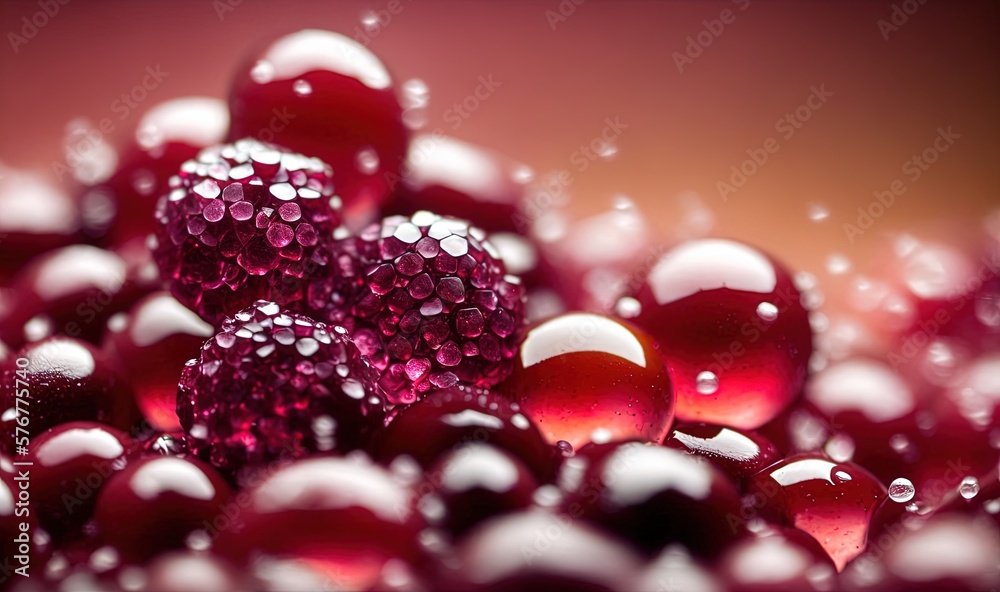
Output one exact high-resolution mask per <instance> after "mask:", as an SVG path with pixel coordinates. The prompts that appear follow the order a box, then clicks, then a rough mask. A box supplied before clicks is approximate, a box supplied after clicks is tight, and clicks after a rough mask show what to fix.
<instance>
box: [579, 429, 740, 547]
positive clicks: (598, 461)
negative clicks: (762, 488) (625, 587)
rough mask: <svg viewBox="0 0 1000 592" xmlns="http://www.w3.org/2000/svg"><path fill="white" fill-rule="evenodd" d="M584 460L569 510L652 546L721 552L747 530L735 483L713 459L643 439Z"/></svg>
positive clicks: (632, 539)
mask: <svg viewBox="0 0 1000 592" xmlns="http://www.w3.org/2000/svg"><path fill="white" fill-rule="evenodd" d="M571 460H572V459H571ZM580 460H581V461H582V463H581V464H583V465H584V466H585V467H586V468H585V469H584V471H583V473H582V476H581V477H579V485H578V486H577V487H575V488H573V491H572V492H571V494H570V495H569V496H568V497H567V498H566V500H565V502H564V508H565V510H566V511H567V512H569V514H570V515H572V516H581V517H583V518H585V519H587V520H590V521H591V522H594V523H596V524H600V525H601V526H603V527H604V528H607V529H608V530H610V531H612V532H615V533H618V534H620V535H621V536H623V537H626V538H628V539H629V540H631V541H632V542H633V543H634V544H635V545H637V546H638V547H640V548H642V549H644V550H646V551H647V552H655V551H658V550H660V549H662V548H663V547H665V546H666V545H668V544H669V543H673V542H680V543H683V544H684V545H685V546H687V547H688V548H689V549H690V550H691V551H693V552H695V553H698V554H700V555H714V554H716V553H718V552H719V551H720V550H721V549H722V548H723V547H725V546H726V545H727V544H729V543H730V542H731V541H733V540H735V539H736V538H737V536H738V535H739V534H741V533H742V525H741V524H740V519H739V516H740V514H739V511H740V501H739V494H738V493H737V490H736V488H735V487H734V486H733V484H732V482H731V481H730V480H729V478H728V477H726V476H725V475H723V474H722V473H721V472H720V471H719V470H718V469H716V468H715V467H713V466H712V465H710V464H708V463H706V462H699V461H697V460H695V459H694V458H692V457H690V456H688V455H686V454H683V453H681V452H678V451H676V450H673V449H670V448H665V447H662V446H656V445H648V444H641V443H636V442H632V443H627V444H622V445H619V446H618V447H616V448H614V449H613V450H610V451H607V452H605V453H604V454H599V455H597V456H596V457H594V458H593V460H592V461H589V462H588V460H587V459H586V457H582V458H581V459H580ZM574 464H575V463H574Z"/></svg>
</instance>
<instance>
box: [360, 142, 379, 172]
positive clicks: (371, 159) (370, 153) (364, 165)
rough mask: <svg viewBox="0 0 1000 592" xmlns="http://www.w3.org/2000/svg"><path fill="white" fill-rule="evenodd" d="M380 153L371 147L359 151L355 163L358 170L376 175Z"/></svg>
mask: <svg viewBox="0 0 1000 592" xmlns="http://www.w3.org/2000/svg"><path fill="white" fill-rule="evenodd" d="M378 164H379V161H378V154H376V153H375V151H374V150H372V149H371V148H363V149H361V150H359V151H358V154H357V156H356V157H355V165H356V166H357V167H358V170H359V171H361V172H362V173H364V174H366V175H374V174H375V171H377V170H378Z"/></svg>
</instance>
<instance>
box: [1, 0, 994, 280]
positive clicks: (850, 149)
mask: <svg viewBox="0 0 1000 592" xmlns="http://www.w3.org/2000/svg"><path fill="white" fill-rule="evenodd" d="M567 1H568V0H567ZM388 4H389V2H388V0H373V1H368V2H335V3H334V2H318V1H316V2H311V1H296V2H282V3H277V2H273V3H270V2H264V1H262V0H243V1H242V3H241V4H240V5H238V6H236V7H235V8H234V10H233V11H232V12H229V13H227V14H225V15H224V19H223V20H221V21H220V18H219V16H218V15H217V14H216V9H215V7H214V5H213V2H211V1H210V0H204V1H198V2H195V1H185V2H167V1H159V2H125V1H107V2H100V3H97V2H92V3H90V2H83V1H82V0H74V1H70V2H69V3H68V4H66V5H65V6H61V7H60V12H59V14H58V15H56V16H55V17H53V18H52V19H50V22H49V23H48V24H47V25H46V26H45V27H43V28H42V29H41V30H40V31H39V33H38V34H37V36H36V37H35V38H33V39H31V40H30V41H29V42H28V43H27V44H25V45H22V46H20V47H19V53H17V54H15V53H14V51H13V50H12V48H11V47H10V44H9V41H8V40H7V34H8V33H9V32H11V31H17V30H19V29H20V27H21V25H22V21H21V19H22V18H23V17H26V16H28V17H30V15H31V14H32V13H34V12H35V11H37V10H38V5H37V3H36V2H30V1H20V0H17V1H9V0H5V1H4V2H3V3H2V4H0V32H2V33H3V35H4V43H3V44H2V46H0V77H2V84H0V127H2V129H3V134H2V137H0V160H2V161H5V162H6V163H8V164H11V165H15V166H23V167H40V168H43V169H45V168H48V167H50V166H51V162H52V161H53V159H55V158H58V157H59V156H60V154H59V152H58V146H59V141H60V137H61V135H62V132H63V129H64V126H65V124H66V122H67V121H69V120H70V119H71V118H73V117H76V116H84V117H87V118H89V119H91V121H93V122H97V121H99V120H100V119H101V118H102V117H107V116H111V117H114V118H115V122H116V129H115V136H116V137H117V138H118V140H119V141H122V139H123V138H125V137H126V136H127V135H128V134H130V133H132V128H133V126H134V125H135V124H136V122H137V121H138V119H139V117H140V114H139V113H138V112H135V113H133V114H131V115H130V116H129V117H128V118H127V119H126V120H124V121H118V120H117V115H116V114H114V113H112V111H111V104H112V101H114V100H115V99H116V98H117V97H118V96H119V95H120V94H121V93H122V92H125V91H127V90H129V89H130V88H131V87H132V86H133V85H135V84H138V83H139V82H140V81H141V80H142V77H143V75H144V70H145V68H146V67H147V66H155V65H157V64H159V65H160V67H161V68H162V69H163V70H164V71H166V72H168V73H169V77H168V78H167V79H166V80H165V81H164V82H163V83H162V84H161V85H160V86H159V87H158V88H156V89H155V90H154V91H152V92H151V93H150V95H149V98H147V99H146V101H144V102H143V103H142V104H141V105H140V107H139V109H138V111H144V110H146V109H148V108H149V107H151V106H152V105H154V104H155V103H157V102H159V101H161V100H166V99H170V98H174V97H180V96H184V95H192V94H198V95H207V96H218V97H222V96H224V95H225V93H226V90H227V87H228V85H229V81H230V76H231V72H232V70H233V68H234V67H235V65H236V64H237V62H238V60H239V59H240V57H241V56H242V55H243V54H244V52H246V51H247V50H248V49H250V48H251V47H252V46H253V45H254V44H259V43H261V42H263V41H265V40H268V39H270V38H273V37H275V36H277V35H280V34H282V33H286V32H291V31H294V30H296V29H300V28H305V27H313V28H328V29H331V30H335V31H340V32H345V33H347V34H349V35H352V36H353V35H354V33H355V27H360V25H361V23H360V18H361V16H362V14H363V13H365V12H366V11H369V10H376V11H378V10H385V9H386V7H387V6H388ZM897 4H902V3H901V2H897ZM400 5H401V6H402V11H401V12H399V13H398V14H396V15H394V16H392V20H391V21H390V22H388V23H387V24H386V25H385V26H384V27H383V28H382V29H381V30H380V31H379V32H378V34H377V35H376V36H375V37H374V38H373V39H372V41H371V43H370V45H369V48H370V49H371V50H373V51H374V52H375V53H376V54H378V55H379V56H380V57H381V58H382V59H383V61H384V62H385V63H386V64H387V65H388V66H389V68H390V70H391V72H393V73H394V75H395V77H396V80H397V82H401V81H404V80H406V79H409V78H412V77H419V78H421V79H423V80H424V81H425V82H426V83H427V84H428V86H429V87H430V92H431V104H430V107H429V112H428V114H429V126H428V127H429V128H431V129H432V128H435V127H442V128H443V129H444V130H445V131H447V132H448V133H450V134H452V135H454V136H456V137H459V138H462V139H466V140H470V141H474V142H478V143H481V144H485V145H488V146H491V147H494V148H496V149H498V150H500V151H501V152H504V153H507V154H509V155H510V156H513V157H515V158H517V159H519V160H521V161H523V162H525V163H527V164H529V165H531V166H532V167H533V168H534V169H535V170H536V171H537V172H539V173H544V172H547V171H552V170H559V169H569V170H571V171H573V173H574V176H575V179H576V180H575V182H574V184H573V185H572V187H571V191H572V194H573V197H574V200H575V204H576V205H575V208H576V210H577V212H578V213H580V214H581V215H582V214H586V213H590V212H596V211H598V210H601V209H603V208H605V207H606V205H607V204H608V203H609V200H610V198H611V197H612V196H613V195H615V194H618V193H621V194H625V195H628V196H631V197H632V198H634V199H635V200H636V201H637V202H638V203H639V204H640V206H641V207H642V208H643V210H644V211H646V212H647V213H648V214H649V216H650V219H651V223H652V225H653V226H654V228H656V229H657V231H659V232H660V233H662V234H663V235H664V236H668V235H669V233H670V232H671V231H672V229H673V228H674V225H675V224H676V216H677V212H678V207H677V202H676V199H675V196H676V194H677V193H679V192H681V191H686V190H694V191H697V192H699V193H701V194H702V196H703V197H704V199H705V202H706V203H707V204H708V205H709V206H710V208H711V210H712V211H713V212H714V213H715V215H716V217H717V225H716V227H715V230H714V234H719V235H724V236H731V237H737V238H742V239H745V240H748V241H751V242H753V243H755V244H757V245H759V246H762V247H764V248H765V249H768V250H770V251H772V252H773V253H775V254H777V255H778V257H779V258H781V259H783V260H784V261H786V262H787V263H788V264H789V265H791V266H792V267H793V268H796V269H807V270H814V271H815V270H817V269H820V268H822V265H823V260H824V258H825V256H826V255H827V254H829V253H830V252H832V251H840V252H843V253H844V254H846V255H847V256H848V257H849V258H851V259H852V260H856V261H858V260H863V259H866V258H868V257H870V256H871V255H872V253H873V252H875V251H876V250H877V249H880V248H884V242H880V241H879V239H878V237H879V236H880V235H884V234H885V233H890V232H893V231H898V230H900V229H907V230H914V229H916V230H917V231H918V232H919V231H921V230H922V229H928V228H932V227H937V226H941V225H942V224H944V225H945V226H949V225H951V226H953V227H954V228H963V227H966V228H967V227H968V226H970V225H971V224H978V221H979V220H980V219H981V217H982V215H983V214H985V213H986V212H987V211H989V210H990V209H991V208H994V207H996V206H997V205H998V204H1000V199H998V187H1000V167H998V166H997V162H998V160H1000V114H998V110H997V106H998V105H1000V77H998V75H997V73H998V72H1000V38H998V37H997V34H996V31H997V30H998V24H1000V5H998V4H997V3H995V2H977V3H972V2H966V3H958V2H938V1H931V2H927V3H926V4H924V5H921V6H920V8H919V9H918V10H917V11H916V12H915V13H914V14H913V15H911V16H909V18H908V21H907V22H906V23H905V24H904V25H902V26H901V27H900V29H899V30H898V31H895V32H891V34H890V37H889V39H888V41H887V40H885V39H883V36H882V33H881V32H880V31H879V28H878V26H877V21H878V20H879V19H889V18H890V15H891V14H892V10H893V8H892V3H891V2H763V1H754V0H751V1H750V3H749V5H748V6H747V7H746V10H742V11H741V10H740V9H739V8H740V4H736V3H733V2H728V1H727V2H663V3H657V2H602V1H598V0H589V1H587V2H584V3H583V4H581V5H579V6H577V7H576V10H575V12H574V13H573V14H572V15H571V16H569V17H568V19H567V20H565V21H564V22H560V23H558V24H557V27H556V29H555V30H552V28H551V27H550V25H549V22H548V21H547V19H546V15H545V12H546V10H558V7H559V2H558V0H548V1H543V2H493V3H487V2H437V1H432V0H400ZM723 9H731V10H733V11H734V13H735V14H736V18H735V21H734V22H732V23H731V24H728V25H726V26H725V29H724V31H723V32H722V34H721V35H720V36H719V37H718V38H717V39H715V40H714V41H713V42H712V43H711V45H709V46H708V47H707V48H706V49H705V50H704V51H703V53H702V55H700V56H699V57H698V58H697V59H695V61H694V63H693V64H689V65H688V66H686V67H685V69H684V72H683V73H680V72H678V69H677V66H676V65H675V63H674V61H673V59H672V57H671V56H672V54H673V53H674V52H675V51H680V52H683V51H684V48H685V45H686V44H687V43H688V41H687V37H688V36H695V35H697V34H698V33H699V32H701V31H702V30H703V29H704V25H703V24H702V21H703V20H706V19H716V18H718V17H719V14H720V12H721V11H722V10H723ZM487 75H492V77H493V79H494V80H496V81H499V82H500V87H499V88H498V89H497V90H496V92H495V93H494V94H493V95H492V96H491V97H490V98H489V99H488V100H486V101H485V102H483V103H482V105H481V106H480V108H479V109H478V110H477V111H476V112H475V113H473V114H472V115H471V116H470V117H469V118H468V119H467V120H465V121H464V122H463V123H462V125H461V126H460V127H459V128H458V129H457V130H452V128H451V124H450V123H449V122H447V121H446V120H444V119H443V117H444V114H445V111H446V110H447V109H449V108H450V107H451V106H452V105H453V104H454V103H456V102H458V101H461V100H462V99H463V98H465V97H466V96H468V95H469V94H470V93H472V92H473V91H474V89H475V87H476V85H477V78H478V77H479V76H487ZM813 85H825V87H826V89H828V90H829V91H832V92H833V93H834V95H833V96H832V97H831V98H830V99H829V101H828V102H827V103H826V104H825V105H823V107H822V108H821V109H820V110H819V111H817V112H815V113H814V114H813V116H812V118H811V120H810V121H808V122H807V123H806V124H805V125H803V127H802V128H801V129H799V130H797V131H796V133H795V135H794V136H792V137H791V138H790V139H787V140H785V139H784V138H781V137H780V136H779V135H778V134H776V132H775V129H774V124H775V122H776V121H777V120H778V119H779V118H781V117H783V116H784V114H785V113H786V112H789V111H791V110H794V109H795V108H796V107H797V106H799V105H800V104H802V103H803V102H804V101H805V99H806V98H807V96H808V95H809V94H810V87H811V86H813ZM607 117H611V118H614V117H618V118H619V119H620V121H622V122H624V123H626V124H628V126H629V127H628V129H627V130H625V132H624V133H623V134H622V135H621V137H620V138H619V139H618V142H617V146H618V148H619V152H618V154H617V156H616V157H615V158H614V159H612V160H610V161H604V160H599V161H597V162H595V163H594V164H592V165H591V166H590V167H589V168H588V169H587V170H586V171H583V172H577V171H576V169H575V165H574V164H573V163H572V162H571V155H572V153H573V152H574V151H575V150H577V149H578V148H579V147H580V145H581V144H584V143H587V142H589V141H590V140H591V139H593V138H594V137H595V136H597V135H598V134H599V133H600V132H601V129H602V128H603V126H604V123H603V122H604V120H605V118H607ZM947 126H952V128H953V129H954V131H955V132H957V133H959V134H961V138H960V139H959V140H958V141H957V142H956V143H955V145H954V146H952V147H951V149H950V150H949V151H948V152H946V153H944V154H942V155H941V158H940V160H939V161H938V162H937V163H936V164H935V165H934V166H933V167H932V168H931V169H930V170H928V171H927V172H926V173H925V174H924V175H923V177H922V178H921V179H920V180H919V181H917V182H915V183H910V182H909V181H907V185H908V186H909V190H908V191H907V193H906V194H905V195H903V196H901V197H899V198H898V199H897V202H896V204H895V205H894V206H893V207H892V208H890V209H889V210H888V211H887V212H886V213H885V215H884V216H882V217H881V219H879V221H878V222H877V223H876V225H875V227H874V228H873V229H872V231H871V232H869V233H867V234H865V235H864V236H862V237H860V238H858V239H857V240H856V241H855V243H854V244H851V243H849V242H848V240H847V237H846V234H845V232H844V229H843V224H844V223H847V222H855V220H856V218H857V212H856V210H857V208H858V207H861V206H867V205H868V204H869V203H870V202H871V201H872V200H873V199H874V192H875V191H876V190H884V189H886V188H888V186H889V184H890V183H891V182H892V181H893V180H896V179H900V178H904V175H903V173H902V171H901V166H902V164H903V163H904V161H906V160H907V159H909V158H910V157H911V156H913V155H914V154H916V153H918V152H920V151H922V150H923V149H924V148H926V147H928V146H930V145H931V143H932V141H933V140H934V137H935V136H936V134H937V132H936V130H937V128H939V127H947ZM772 136H773V137H776V138H777V139H778V141H779V144H780V146H781V148H780V150H779V151H778V153H776V154H774V155H772V156H771V157H770V159H769V161H768V162H767V164H766V165H765V166H763V167H762V168H761V169H760V170H759V171H758V172H757V173H756V174H755V175H753V176H752V177H751V178H750V179H749V180H748V181H747V182H746V184H745V185H744V186H743V187H742V188H741V189H740V190H739V191H738V192H737V193H735V194H733V195H730V196H729V199H728V200H726V201H724V200H723V199H722V198H721V197H720V195H719V192H718V190H717V189H716V182H717V181H719V180H724V179H727V178H728V176H729V169H730V166H731V165H734V164H739V163H740V162H742V161H743V160H744V159H746V158H747V156H746V150H747V149H748V148H753V147H758V146H760V145H761V144H762V143H763V142H764V140H765V139H767V138H768V137H772ZM812 202H815V203H819V204H822V205H824V206H826V207H827V208H828V209H829V211H830V216H829V218H827V219H826V220H825V221H823V222H820V223H816V222H811V221H810V220H809V219H808V217H807V204H809V203H812ZM952 232H953V233H955V232H954V231H952ZM955 234H956V236H957V235H958V234H959V233H955ZM961 234H962V235H967V234H971V233H968V232H962V233H961ZM958 238H960V237H958Z"/></svg>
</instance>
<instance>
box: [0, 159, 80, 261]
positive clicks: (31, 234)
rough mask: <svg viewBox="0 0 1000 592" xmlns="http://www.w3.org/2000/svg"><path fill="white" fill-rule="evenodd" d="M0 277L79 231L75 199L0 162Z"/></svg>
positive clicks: (37, 177)
mask: <svg viewBox="0 0 1000 592" xmlns="http://www.w3.org/2000/svg"><path fill="white" fill-rule="evenodd" d="M0 212H3V216H2V217H0V236H3V237H4V239H3V248H2V249H0V279H3V278H5V277H7V276H9V275H11V274H13V273H14V272H15V271H17V269H18V268H19V267H20V266H21V265H22V264H24V262H26V261H28V260H29V259H31V258H33V257H35V256H36V255H38V254H40V253H44V252H45V251H48V250H51V249H55V248H58V247H63V246H66V245H69V244H70V243H73V242H74V241H75V240H76V239H77V238H78V237H79V233H80V227H81V220H80V211H79V208H78V207H77V204H76V202H74V200H73V198H71V197H70V196H69V195H68V194H67V193H66V192H65V191H63V190H62V189H61V188H60V187H59V186H57V185H55V184H54V183H53V182H52V181H51V180H49V179H48V178H46V177H45V176H43V175H39V174H36V173H31V172H27V171H18V170H14V169H9V168H7V167H5V166H3V165H2V164H0Z"/></svg>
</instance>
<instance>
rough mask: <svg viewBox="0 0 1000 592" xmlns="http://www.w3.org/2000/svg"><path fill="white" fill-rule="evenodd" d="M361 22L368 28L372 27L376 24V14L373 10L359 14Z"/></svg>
mask: <svg viewBox="0 0 1000 592" xmlns="http://www.w3.org/2000/svg"><path fill="white" fill-rule="evenodd" d="M361 24H362V25H364V26H365V28H367V29H368V30H372V29H374V28H375V25H377V24H378V15H377V14H375V11H374V10H369V11H368V12H366V13H364V14H362V15H361Z"/></svg>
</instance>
